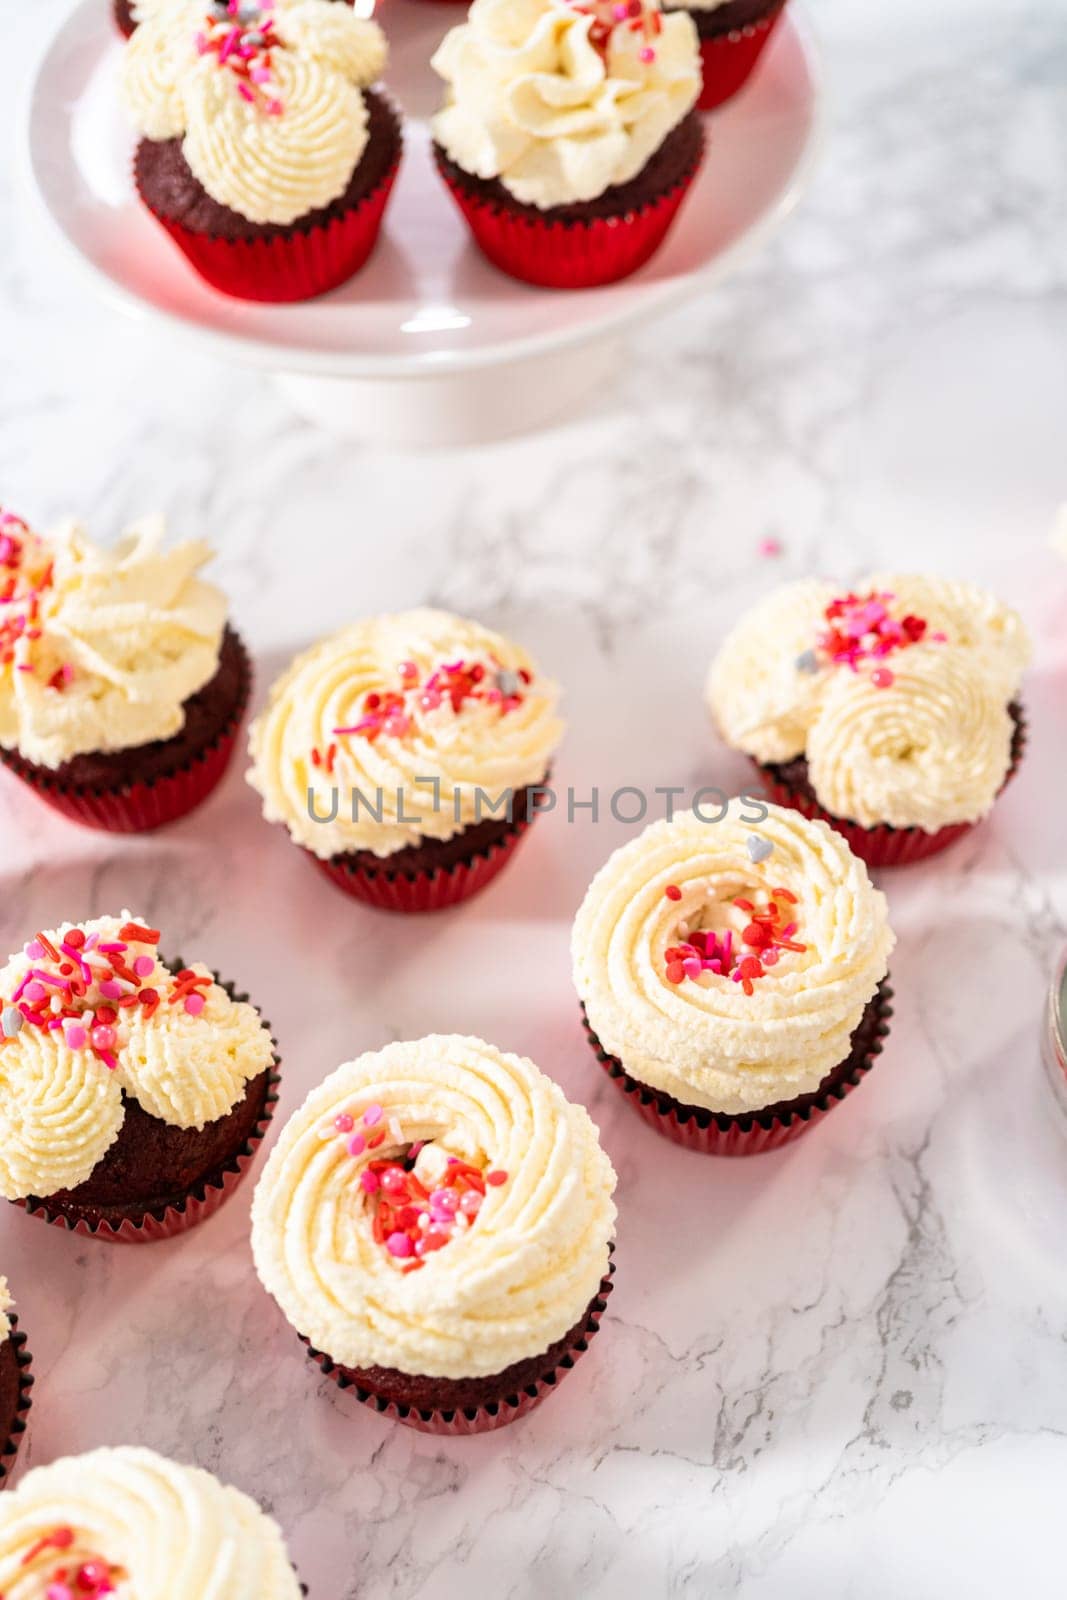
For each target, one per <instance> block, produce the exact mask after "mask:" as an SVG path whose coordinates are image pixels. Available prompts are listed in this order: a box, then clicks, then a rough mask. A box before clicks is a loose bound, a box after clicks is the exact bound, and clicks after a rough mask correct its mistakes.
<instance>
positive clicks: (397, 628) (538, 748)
mask: <svg viewBox="0 0 1067 1600" xmlns="http://www.w3.org/2000/svg"><path fill="white" fill-rule="evenodd" d="M557 699H558V691H557V689H556V686H555V684H553V683H551V682H550V681H549V680H547V679H546V678H544V677H543V676H542V674H541V673H540V672H539V671H538V669H537V667H536V666H535V665H534V663H533V661H532V660H531V659H530V657H529V656H527V654H526V653H525V651H523V650H522V649H521V648H520V647H519V646H518V645H516V644H513V643H512V642H511V640H509V639H505V638H503V637H502V636H501V635H500V634H497V633H492V632H490V630H489V629H487V628H483V627H480V626H479V625H478V624H477V623H474V622H469V621H466V620H465V619H464V618H462V617H456V616H452V615H451V614H449V613H448V612H443V611H430V610H421V611H409V612H403V613H401V614H399V615H397V616H387V617H372V618H368V619H367V620H366V621H364V622H360V623H356V624H355V625H354V626H353V627H351V628H347V629H346V630H345V631H344V632H343V633H339V634H336V635H335V636H334V637H333V638H330V639H327V640H325V641H324V642H323V643H322V644H320V645H316V646H315V647H314V649H312V650H309V651H307V652H306V653H305V654H304V655H301V656H298V657H297V659H296V660H295V661H294V662H293V663H292V665H291V666H290V667H289V668H288V670H287V671H286V672H285V673H283V675H282V677H281V678H280V679H279V680H278V682H277V683H276V684H275V685H274V687H273V688H272V690H271V693H270V699H269V701H268V704H267V707H266V710H265V711H264V712H263V714H262V715H261V716H260V717H259V718H258V720H257V721H256V722H255V723H254V724H253V726H252V730H251V734H250V740H249V746H250V752H251V756H252V768H251V771H250V772H249V781H250V782H251V784H252V785H253V787H254V788H255V789H257V790H258V792H259V793H260V794H261V795H262V797H263V811H264V815H265V816H266V817H267V819H268V821H271V822H281V823H284V824H285V826H286V828H287V829H288V831H289V834H290V836H291V837H292V839H293V841H294V843H296V844H298V845H300V846H301V847H302V848H303V849H304V850H306V851H307V852H308V853H309V854H310V855H311V856H312V857H313V859H314V860H315V861H316V862H317V864H318V866H319V867H320V868H321V870H322V871H323V872H324V873H326V875H327V876H328V877H329V878H330V879H331V880H332V881H333V882H334V883H336V884H337V885H338V887H340V888H342V889H344V890H345V891H346V892H347V893H348V894H351V895H353V896H354V897H355V898H356V899H358V900H362V901H364V902H365V903H367V904H369V905H373V906H376V907H378V908H380V909H382V910H389V911H433V910H442V909H444V908H446V907H448V906H453V905H457V904H458V903H459V902H460V901H461V900H465V899H468V898H469V897H470V896H471V895H472V894H474V893H476V892H478V891H479V890H481V889H483V888H484V887H485V886H486V885H487V884H488V883H489V882H491V880H492V879H493V878H495V877H496V875H497V874H498V873H499V872H500V871H501V869H502V868H503V867H504V866H505V865H506V864H507V862H508V861H509V860H510V859H511V856H512V855H513V853H514V851H515V849H516V847H517V846H518V844H519V842H520V840H521V839H522V838H523V837H524V836H525V834H526V833H527V831H528V830H529V827H530V824H531V823H532V822H533V820H534V818H535V816H536V813H537V811H538V809H539V808H540V807H541V805H542V804H543V800H544V784H545V781H546V779H547V775H548V769H549V766H550V764H551V761H552V757H553V755H554V753H555V750H556V747H557V745H558V743H559V740H560V738H561V737H562V733H563V727H562V724H561V723H560V721H559V719H558V718H557V716H556V702H557Z"/></svg>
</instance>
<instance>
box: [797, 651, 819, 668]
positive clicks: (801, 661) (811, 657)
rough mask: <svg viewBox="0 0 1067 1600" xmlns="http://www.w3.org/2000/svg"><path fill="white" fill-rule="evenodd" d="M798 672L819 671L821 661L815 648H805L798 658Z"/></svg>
mask: <svg viewBox="0 0 1067 1600" xmlns="http://www.w3.org/2000/svg"><path fill="white" fill-rule="evenodd" d="M795 665H796V669H797V671H798V672H818V670H819V661H818V657H817V656H816V654H815V651H814V650H803V651H802V652H801V653H800V655H798V656H797V659H796V663H795Z"/></svg>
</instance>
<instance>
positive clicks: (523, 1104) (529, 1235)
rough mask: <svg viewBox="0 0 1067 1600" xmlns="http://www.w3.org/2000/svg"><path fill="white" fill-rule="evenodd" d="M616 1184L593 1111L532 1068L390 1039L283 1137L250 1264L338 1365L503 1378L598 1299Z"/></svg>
mask: <svg viewBox="0 0 1067 1600" xmlns="http://www.w3.org/2000/svg"><path fill="white" fill-rule="evenodd" d="M368 1118H369V1119H370V1120H369V1122H368ZM379 1141H380V1142H379ZM353 1152H354V1153H353ZM353 1162H354V1163H355V1165H353ZM614 1187H615V1174H614V1173H613V1171H612V1169H611V1165H610V1163H609V1161H608V1159H607V1157H606V1155H605V1154H604V1152H603V1150H602V1149H601V1147H600V1144H599V1141H598V1138H597V1131H596V1128H595V1127H594V1126H593V1124H592V1122H591V1121H590V1120H589V1117H588V1115H587V1113H586V1112H585V1110H584V1109H583V1108H582V1107H580V1106H575V1105H570V1104H569V1103H568V1102H567V1101H566V1099H565V1098H564V1096H563V1094H562V1091H561V1090H560V1089H559V1088H558V1086H557V1085H556V1084H554V1083H552V1082H551V1081H550V1080H549V1079H548V1078H546V1077H545V1076H544V1075H543V1074H542V1073H540V1072H539V1071H538V1070H537V1068H536V1067H535V1066H534V1065H533V1063H532V1062H531V1061H528V1060H526V1059H525V1058H523V1057H521V1056H514V1055H509V1054H506V1053H505V1052H503V1051H499V1050H495V1049H494V1048H493V1047H492V1046H491V1045H488V1044H486V1043H485V1042H484V1041H483V1040H480V1039H472V1038H461V1037H453V1036H439V1035H435V1036H432V1037H429V1038H426V1039H419V1040H414V1041H410V1042H401V1043H396V1044H391V1045H387V1046H386V1047H385V1049H384V1050H380V1051H374V1052H369V1053H368V1054H366V1055H363V1056H360V1057H359V1058H358V1059H357V1060H355V1061H350V1062H348V1063H346V1064H345V1065H344V1066H342V1067H340V1068H338V1070H337V1071H336V1072H335V1073H333V1074H331V1076H330V1077H329V1078H327V1079H326V1080H325V1082H323V1083H322V1084H320V1085H319V1086H318V1087H317V1088H316V1089H314V1090H312V1092H311V1094H310V1095H309V1097H308V1099H307V1100H306V1102H305V1103H304V1105H303V1106H302V1107H301V1109H300V1110H299V1111H298V1112H297V1113H296V1114H295V1115H294V1116H293V1117H292V1118H291V1119H290V1121H289V1123H288V1124H287V1125H286V1127H285V1128H284V1129H283V1131H282V1135H281V1138H280V1139H279V1141H278V1143H277V1145H276V1146H275V1148H274V1150H273V1152H272V1154H271V1157H270V1159H269V1161H268V1162H267V1165H266V1167H265V1169H264V1172H263V1176H262V1177H261V1179H260V1181H259V1184H258V1185H257V1188H256V1196H255V1201H254V1204H253V1215H252V1247H253V1253H254V1256H255V1261H256V1269H257V1271H258V1273H259V1276H260V1278H261V1279H262V1281H263V1283H264V1286H265V1287H266V1288H267V1290H268V1291H269V1293H271V1294H272V1295H273V1296H274V1298H275V1299H276V1300H277V1301H278V1303H279V1305H280V1306H281V1308H282V1310H283V1311H284V1313H285V1315H286V1316H287V1317H288V1319H289V1321H290V1322H291V1323H292V1324H293V1326H294V1327H295V1328H296V1329H297V1330H298V1331H299V1332H300V1333H302V1334H304V1335H305V1336H306V1337H307V1338H308V1339H309V1340H310V1342H311V1343H312V1344H313V1345H314V1346H315V1348H316V1349H318V1350H321V1351H323V1352H325V1353H326V1354H328V1355H330V1356H332V1357H333V1359H334V1360H335V1361H337V1362H339V1363H341V1364H342V1365H343V1366H350V1367H369V1366H387V1367H394V1368H397V1369H399V1370H400V1371H402V1372H408V1373H417V1374H424V1375H426V1376H432V1377H452V1378H469V1377H477V1376H481V1375H485V1374H490V1373H497V1372H502V1371H503V1370H504V1369H505V1368H506V1367H508V1366H510V1365H511V1364H512V1362H514V1361H518V1360H522V1359H525V1358H526V1357H529V1356H533V1355H538V1354H540V1353H541V1352H542V1351H544V1350H547V1349H548V1348H549V1346H550V1345H552V1344H553V1343H555V1341H556V1340H557V1339H560V1338H562V1337H563V1335H564V1334H565V1333H567V1332H568V1331H569V1330H570V1329H571V1328H572V1327H573V1326H574V1325H575V1324H576V1323H577V1322H578V1321H579V1319H580V1318H581V1316H582V1315H583V1313H584V1312H585V1310H586V1308H587V1306H588V1305H589V1302H590V1301H591V1300H592V1298H593V1297H594V1295H595V1294H596V1291H597V1288H598V1286H599V1284H600V1281H601V1279H602V1278H603V1276H604V1274H605V1272H606V1271H607V1267H608V1246H609V1242H610V1240H611V1238H612V1236H613V1233H614V1223H615V1207H614V1204H613V1203H612V1192H613V1190H614Z"/></svg>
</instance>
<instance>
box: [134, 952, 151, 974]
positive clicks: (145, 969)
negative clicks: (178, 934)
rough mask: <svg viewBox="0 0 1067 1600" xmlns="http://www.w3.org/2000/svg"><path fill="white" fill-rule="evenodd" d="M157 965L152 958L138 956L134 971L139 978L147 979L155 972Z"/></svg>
mask: <svg viewBox="0 0 1067 1600" xmlns="http://www.w3.org/2000/svg"><path fill="white" fill-rule="evenodd" d="M155 965H156V964H155V962H154V961H153V960H152V957H151V956H138V957H137V960H136V961H135V962H134V964H133V970H134V972H136V974H137V976H138V977H139V978H147V977H148V974H149V973H150V972H152V971H154V969H155Z"/></svg>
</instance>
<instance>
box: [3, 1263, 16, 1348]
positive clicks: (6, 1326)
mask: <svg viewBox="0 0 1067 1600" xmlns="http://www.w3.org/2000/svg"><path fill="white" fill-rule="evenodd" d="M14 1307H15V1302H14V1300H13V1299H12V1297H11V1290H10V1289H9V1288H8V1286H7V1279H6V1278H0V1344H3V1343H4V1342H5V1341H6V1340H7V1338H8V1336H9V1335H10V1333H11V1312H12V1311H13V1310H14Z"/></svg>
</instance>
